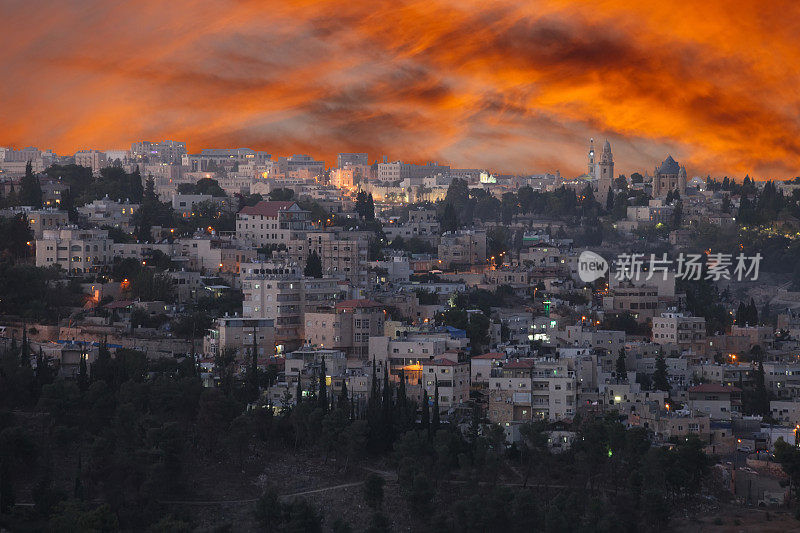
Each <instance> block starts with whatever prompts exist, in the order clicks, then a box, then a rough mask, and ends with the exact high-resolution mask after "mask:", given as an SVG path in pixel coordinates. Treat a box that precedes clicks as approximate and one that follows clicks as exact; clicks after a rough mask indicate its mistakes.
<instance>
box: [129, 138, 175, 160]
mask: <svg viewBox="0 0 800 533" xmlns="http://www.w3.org/2000/svg"><path fill="white" fill-rule="evenodd" d="M185 154H186V143H184V142H177V141H161V142H151V141H141V142H136V143H133V144H131V151H130V155H131V159H133V160H135V161H148V162H153V163H155V162H161V163H180V161H181V158H182V157H183V156H184V155H185Z"/></svg>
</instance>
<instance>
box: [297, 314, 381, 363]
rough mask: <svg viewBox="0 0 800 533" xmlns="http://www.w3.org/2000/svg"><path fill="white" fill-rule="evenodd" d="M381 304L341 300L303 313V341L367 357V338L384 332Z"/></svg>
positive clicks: (352, 355)
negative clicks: (304, 338) (304, 339)
mask: <svg viewBox="0 0 800 533" xmlns="http://www.w3.org/2000/svg"><path fill="white" fill-rule="evenodd" d="M384 320H385V313H384V306H383V304H380V303H378V302H373V301H371V300H344V301H341V302H337V303H336V304H335V305H333V306H331V307H325V308H318V309H317V310H316V311H309V312H306V313H305V337H306V343H307V344H309V345H311V346H320V347H322V348H331V349H336V350H341V351H343V352H345V353H346V354H347V355H348V357H357V358H361V359H366V358H367V355H368V351H369V338H370V337H376V336H379V335H382V334H383V323H384Z"/></svg>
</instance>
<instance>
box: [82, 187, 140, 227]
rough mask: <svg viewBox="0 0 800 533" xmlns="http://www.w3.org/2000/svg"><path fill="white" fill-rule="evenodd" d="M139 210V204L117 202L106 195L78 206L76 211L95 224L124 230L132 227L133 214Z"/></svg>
mask: <svg viewBox="0 0 800 533" xmlns="http://www.w3.org/2000/svg"><path fill="white" fill-rule="evenodd" d="M138 211H139V204H132V203H130V202H117V201H114V200H112V199H110V198H109V197H108V195H106V197H105V198H102V199H100V200H95V201H93V202H92V203H90V204H86V205H84V206H82V207H79V208H78V213H80V214H81V215H83V216H84V217H86V219H87V221H88V222H89V223H90V224H92V225H95V226H100V227H103V226H108V227H111V228H121V229H123V230H125V231H130V230H131V229H133V215H134V214H135V213H137V212H138Z"/></svg>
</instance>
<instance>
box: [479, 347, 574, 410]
mask: <svg viewBox="0 0 800 533" xmlns="http://www.w3.org/2000/svg"><path fill="white" fill-rule="evenodd" d="M488 392H489V420H491V421H492V422H493V423H496V424H501V425H504V424H508V423H510V422H514V421H530V420H536V419H544V420H561V419H564V418H571V417H572V416H574V414H575V403H576V402H575V397H576V383H575V373H574V372H573V371H572V370H569V369H568V368H567V366H566V364H565V363H563V362H559V361H550V360H539V361H537V360H534V359H518V360H514V361H510V362H508V363H506V364H504V365H503V366H502V367H501V368H495V369H493V370H492V375H491V377H490V378H489V391H488Z"/></svg>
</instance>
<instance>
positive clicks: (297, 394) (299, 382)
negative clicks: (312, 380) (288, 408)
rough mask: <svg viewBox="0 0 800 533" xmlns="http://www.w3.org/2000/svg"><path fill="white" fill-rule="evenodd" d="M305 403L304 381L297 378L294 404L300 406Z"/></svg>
mask: <svg viewBox="0 0 800 533" xmlns="http://www.w3.org/2000/svg"><path fill="white" fill-rule="evenodd" d="M302 401H303V381H302V380H301V379H300V376H299V375H298V376H297V390H296V391H295V393H294V404H295V405H300V403H302Z"/></svg>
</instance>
